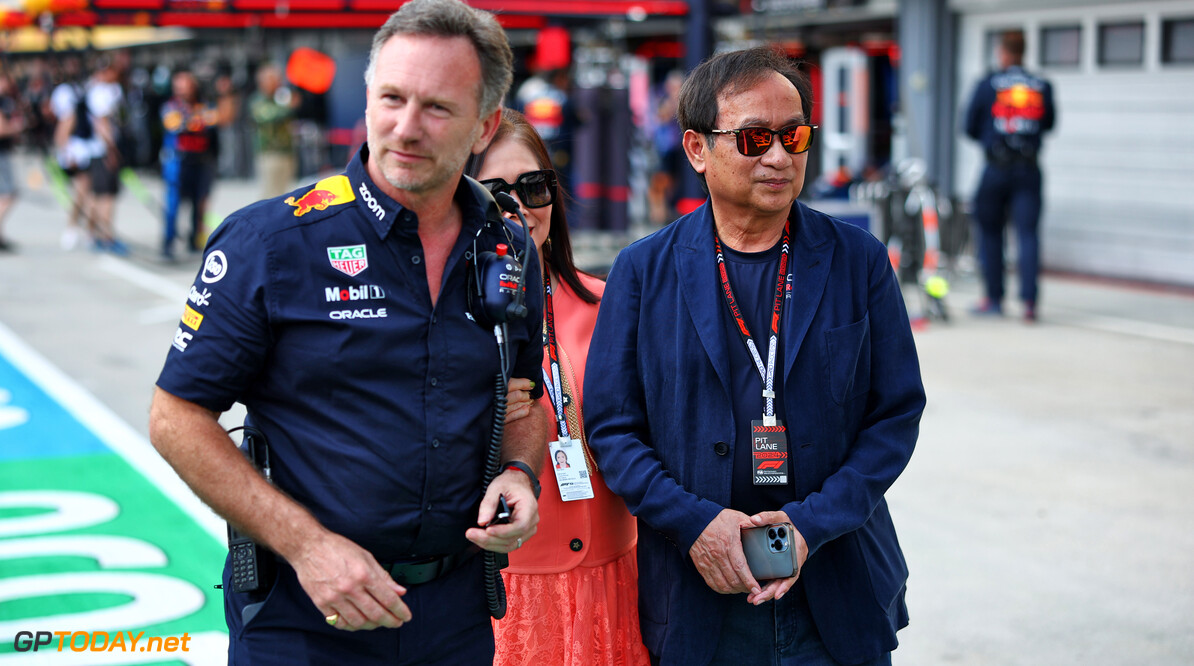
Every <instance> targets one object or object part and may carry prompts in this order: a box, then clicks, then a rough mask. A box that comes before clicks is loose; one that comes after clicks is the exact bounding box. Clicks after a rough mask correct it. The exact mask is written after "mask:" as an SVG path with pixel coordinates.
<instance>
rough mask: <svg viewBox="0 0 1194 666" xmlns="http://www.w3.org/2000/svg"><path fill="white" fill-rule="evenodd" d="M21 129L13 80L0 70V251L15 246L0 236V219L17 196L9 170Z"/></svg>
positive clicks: (1, 226)
mask: <svg viewBox="0 0 1194 666" xmlns="http://www.w3.org/2000/svg"><path fill="white" fill-rule="evenodd" d="M24 131H25V118H24V116H23V115H22V114H21V104H20V102H19V101H18V94H17V87H16V82H14V81H13V79H12V76H11V75H10V74H9V73H8V71H7V70H0V252H12V251H13V250H14V249H15V247H14V246H13V244H12V241H10V240H8V238H7V237H5V235H4V218H6V217H8V213H9V211H10V210H12V205H13V203H15V202H16V199H17V175H16V172H15V171H14V170H13V165H12V153H13V146H14V145H15V143H16V137H17V136H19V135H20V134H21V133H22V132H24Z"/></svg>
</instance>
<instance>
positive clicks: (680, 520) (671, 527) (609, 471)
mask: <svg viewBox="0 0 1194 666" xmlns="http://www.w3.org/2000/svg"><path fill="white" fill-rule="evenodd" d="M628 250H630V248H628ZM628 250H623V251H622V253H621V254H619V256H618V259H617V260H616V261H615V263H614V266H613V269H612V270H611V271H610V275H609V281H608V282H607V283H606V287H605V294H604V295H603V296H602V299H601V310H600V311H599V312H598V314H597V326H596V329H595V330H594V332H593V342H592V344H591V345H590V347H589V358H588V362H587V364H586V366H585V387H584V395H585V425H586V428H587V435H588V437H589V447H590V448H591V449H592V451H593V454H594V455H595V456H596V458H597V463H598V465H599V466H600V467H601V470H602V473H603V474H604V475H605V482H606V485H607V486H609V488H610V489H611V490H613V491H614V493H616V494H617V495H620V496H621V497H622V499H623V500H624V501H625V502H626V506H627V507H628V508H629V509H630V512H631V513H632V514H634V515H635V516H637V517H639V518H641V519H642V520H643V521H645V522H646V523H647V524H648V525H649V526H651V527H652V528H654V529H656V530H658V531H659V532H661V533H662V534H663V535H664V536H666V537H667V538H668V539H669V540H671V541H672V542H673V543H676V544H678V545H679V546H680V547H681V550H682V552H684V553H687V552H688V550H689V549H690V548H692V544H693V543H694V542H695V541H696V540H697V537H699V536H700V535H701V532H703V531H704V529H705V527H706V526H707V525H708V524H709V523H710V522H712V520H713V519H714V518H715V517H717V514H718V513H720V512H721V510H722V507H721V506H718V505H717V504H716V503H714V502H710V501H709V500H706V499H702V498H701V497H698V496H697V495H694V494H693V493H691V492H689V491H688V490H686V489H685V488H684V487H683V486H681V485H680V483H679V482H678V481H677V480H676V478H675V477H673V476H672V475H671V473H669V472H668V471H667V470H665V469H664V467H663V462H662V460H661V459H660V457H659V454H658V453H657V452H656V449H655V446H656V443H655V442H654V441H653V440H652V433H651V429H650V426H649V424H648V420H647V401H646V393H645V391H644V387H643V384H642V380H641V378H640V377H641V373H640V372H639V364H638V359H639V355H640V354H646V353H670V354H679V353H683V351H684V350H663V349H654V348H648V349H640V348H639V345H640V341H643V344H647V341H649V339H650V336H649V335H646V336H640V335H639V332H640V330H642V329H643V327H644V326H646V327H647V328H650V323H649V322H643V321H641V319H642V317H643V315H644V309H643V308H644V302H643V279H642V272H641V270H640V268H639V267H638V266H636V265H635V263H634V256H635V253H634V252H632V251H628Z"/></svg>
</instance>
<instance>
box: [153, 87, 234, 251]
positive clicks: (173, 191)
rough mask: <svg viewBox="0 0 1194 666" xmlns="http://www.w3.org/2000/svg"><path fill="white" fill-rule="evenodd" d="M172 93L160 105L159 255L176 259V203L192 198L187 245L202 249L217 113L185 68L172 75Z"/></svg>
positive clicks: (214, 162)
mask: <svg viewBox="0 0 1194 666" xmlns="http://www.w3.org/2000/svg"><path fill="white" fill-rule="evenodd" d="M172 85H173V91H174V95H173V96H172V97H171V98H170V99H169V100H168V101H167V102H166V103H165V104H164V105H162V112H161V114H162V131H163V137H162V154H161V162H162V180H163V181H164V182H165V184H166V201H165V210H164V211H163V213H164V215H165V229H164V233H163V236H162V258H163V259H165V260H167V261H173V260H174V239H175V236H176V233H177V231H176V229H177V223H178V209H179V207H180V205H181V202H182V201H183V200H188V201H190V203H191V230H190V234H188V235H187V237H186V239H185V243H184V244H185V245H186V247H187V249H188V250H189V251H191V252H198V251H199V250H201V249H203V234H204V228H203V219H204V215H205V214H206V213H207V199H208V196H209V195H210V194H211V188H212V184H213V182H214V181H215V177H216V151H217V144H218V141H219V137H218V136H217V131H218V127H219V126H220V114H219V111H218V110H217V109H216V107H215V106H212V105H210V104H206V103H204V102H203V100H202V99H200V96H199V81H198V80H197V79H196V78H195V75H194V74H192V73H191V72H188V71H180V72H176V73H175V74H174V77H173V84H172Z"/></svg>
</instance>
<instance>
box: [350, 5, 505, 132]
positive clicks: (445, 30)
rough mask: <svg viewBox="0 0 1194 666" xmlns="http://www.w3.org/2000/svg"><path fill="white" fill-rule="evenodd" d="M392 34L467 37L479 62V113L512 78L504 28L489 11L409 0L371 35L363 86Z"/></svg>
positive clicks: (493, 104)
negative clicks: (371, 45) (371, 39)
mask: <svg viewBox="0 0 1194 666" xmlns="http://www.w3.org/2000/svg"><path fill="white" fill-rule="evenodd" d="M395 35H423V36H428V37H467V38H468V40H469V41H470V42H472V44H473V48H474V49H476V51H477V58H478V59H480V61H481V94H480V99H479V100H478V101H479V106H480V108H481V116H482V117H484V116H487V115H489V114H491V113H493V112H494V111H496V110H497V108H498V107H499V106H500V105H501V103H502V99H503V98H504V97H505V96H506V92H507V91H508V90H509V89H510V83H511V81H513V80H514V53H513V52H511V51H510V42H509V41H508V40H507V39H506V31H505V30H503V29H502V26H501V24H499V23H498V22H497V19H496V18H494V16H493V14H490V13H489V12H484V11H481V10H479V9H473V8H472V7H469V6H468V5H466V4H464V3H463V2H461V1H460V0H411V1H410V2H408V3H406V4H404V5H402V8H401V9H399V10H398V11H396V12H394V13H393V14H391V15H390V18H389V19H387V20H386V22H385V25H383V26H381V28H380V29H379V30H378V31H377V34H375V35H374V36H373V48H372V49H371V50H370V51H369V65H368V67H366V68H365V85H372V84H373V71H374V68H375V67H376V63H377V58H378V54H379V53H381V49H382V47H383V46H385V44H386V42H388V41H390V38H391V37H394V36H395Z"/></svg>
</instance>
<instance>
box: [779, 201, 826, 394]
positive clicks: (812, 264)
mask: <svg viewBox="0 0 1194 666" xmlns="http://www.w3.org/2000/svg"><path fill="white" fill-rule="evenodd" d="M804 210H805V209H804V206H803V204H801V203H799V202H797V203H796V204H794V205H793V206H792V217H793V218H795V219H794V220H793V222H795V223H796V238H795V239H794V240H793V242H792V292H791V294H792V299H791V300H790V301H788V302H787V303H785V304H784V328H785V329H786V330H782V331H781V335H782V336H783V339H784V380H785V382H786V381H787V378H788V375H789V374H791V372H792V366H793V365H794V364H795V362H796V354H797V353H798V352H799V351H800V345H801V343H803V342H804V336H805V335H806V334H807V333H808V328H809V325H811V324H812V321H813V315H814V314H816V312H817V306H818V305H820V303H821V297H822V296H824V294H825V285H826V284H827V283H828V280H829V267H830V265H831V264H832V260H833V242H832V240H831V238H830V237H829V236H828V235H826V234H824V233H823V230H821V229H819V228H816V227H813V226H812V225H811V224H809V223H808V221H807V219H808V218H807V216H805V215H804V214H803V213H804Z"/></svg>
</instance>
